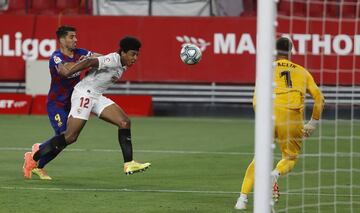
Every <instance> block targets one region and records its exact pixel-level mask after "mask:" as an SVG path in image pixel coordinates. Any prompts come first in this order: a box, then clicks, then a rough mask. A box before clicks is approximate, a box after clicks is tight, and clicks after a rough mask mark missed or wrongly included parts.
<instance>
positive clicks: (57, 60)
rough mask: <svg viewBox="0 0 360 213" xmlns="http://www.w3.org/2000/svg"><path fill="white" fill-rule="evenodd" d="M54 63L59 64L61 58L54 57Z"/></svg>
mask: <svg viewBox="0 0 360 213" xmlns="http://www.w3.org/2000/svg"><path fill="white" fill-rule="evenodd" d="M54 62H55V64H59V63H60V62H61V58H59V57H57V56H54Z"/></svg>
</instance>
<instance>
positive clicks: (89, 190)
mask: <svg viewBox="0 0 360 213" xmlns="http://www.w3.org/2000/svg"><path fill="white" fill-rule="evenodd" d="M0 189H1V190H37V191H78V192H155V193H192V194H239V192H235V191H202V190H175V189H126V188H113V189H111V188H108V189H106V188H58V187H16V186H0ZM281 194H283V195H286V194H288V195H305V196H318V195H320V196H329V197H334V194H326V193H320V194H317V193H295V192H282V193H281ZM335 196H336V197H360V195H349V194H336V195H335Z"/></svg>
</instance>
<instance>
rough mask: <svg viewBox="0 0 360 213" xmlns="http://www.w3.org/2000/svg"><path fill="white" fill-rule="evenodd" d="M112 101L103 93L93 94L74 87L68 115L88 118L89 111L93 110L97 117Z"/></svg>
mask: <svg viewBox="0 0 360 213" xmlns="http://www.w3.org/2000/svg"><path fill="white" fill-rule="evenodd" d="M113 103H114V102H113V101H112V100H111V99H109V98H107V97H105V96H103V95H98V96H94V95H91V94H89V93H87V92H86V91H82V90H78V89H76V88H75V89H74V91H73V93H72V95H71V110H70V113H69V116H73V117H74V118H79V119H83V120H88V119H89V117H90V113H91V112H93V113H94V114H96V115H97V116H98V117H99V116H100V114H101V112H102V111H103V110H104V109H105V108H106V107H107V106H110V105H111V104H113Z"/></svg>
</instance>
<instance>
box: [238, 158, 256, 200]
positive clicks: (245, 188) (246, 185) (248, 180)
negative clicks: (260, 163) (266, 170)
mask: <svg viewBox="0 0 360 213" xmlns="http://www.w3.org/2000/svg"><path fill="white" fill-rule="evenodd" d="M254 164H255V160H252V161H251V163H250V164H249V166H248V168H247V169H246V173H245V177H244V180H243V183H242V187H241V193H242V194H249V193H250V192H251V190H252V187H253V185H254Z"/></svg>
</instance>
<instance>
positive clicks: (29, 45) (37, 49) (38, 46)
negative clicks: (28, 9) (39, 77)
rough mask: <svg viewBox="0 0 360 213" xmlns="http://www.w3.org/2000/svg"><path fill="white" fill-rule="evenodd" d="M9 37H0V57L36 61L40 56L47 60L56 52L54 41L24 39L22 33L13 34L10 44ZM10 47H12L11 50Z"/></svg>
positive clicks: (6, 35)
mask: <svg viewBox="0 0 360 213" xmlns="http://www.w3.org/2000/svg"><path fill="white" fill-rule="evenodd" d="M10 42H11V39H10V35H8V34H4V35H2V37H0V56H22V58H23V59H24V60H36V59H37V58H38V57H39V54H40V56H42V57H44V58H47V57H49V56H51V54H52V52H54V51H55V50H56V40H55V39H43V40H39V39H30V38H28V39H24V40H22V33H21V32H16V33H15V41H14V40H13V42H14V43H15V44H14V43H13V44H10ZM10 46H14V47H15V48H14V49H11V47H10Z"/></svg>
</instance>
